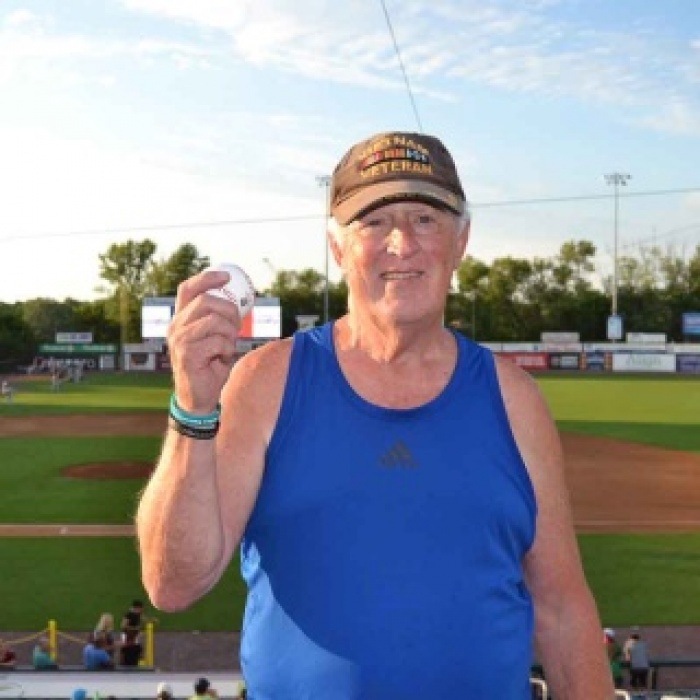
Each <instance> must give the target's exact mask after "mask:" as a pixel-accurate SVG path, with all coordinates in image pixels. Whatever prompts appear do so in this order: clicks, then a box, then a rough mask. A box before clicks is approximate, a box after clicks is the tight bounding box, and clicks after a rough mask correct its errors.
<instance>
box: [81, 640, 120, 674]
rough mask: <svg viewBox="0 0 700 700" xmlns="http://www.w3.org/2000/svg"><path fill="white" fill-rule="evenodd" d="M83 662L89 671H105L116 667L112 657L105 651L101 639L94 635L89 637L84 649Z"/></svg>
mask: <svg viewBox="0 0 700 700" xmlns="http://www.w3.org/2000/svg"><path fill="white" fill-rule="evenodd" d="M83 663H84V664H85V668H86V669H87V670H88V671H104V670H107V669H112V668H114V662H113V661H112V657H111V656H110V655H109V654H108V653H107V652H106V651H105V649H104V643H103V642H102V640H101V639H95V638H94V636H93V635H90V637H89V638H88V643H87V644H86V645H85V648H84V649H83Z"/></svg>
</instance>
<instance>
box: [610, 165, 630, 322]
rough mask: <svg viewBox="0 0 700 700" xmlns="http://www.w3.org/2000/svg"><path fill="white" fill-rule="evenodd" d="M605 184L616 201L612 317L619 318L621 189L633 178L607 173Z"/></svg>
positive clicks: (627, 175)
mask: <svg viewBox="0 0 700 700" xmlns="http://www.w3.org/2000/svg"><path fill="white" fill-rule="evenodd" d="M604 177H605V182H606V183H607V184H608V185H612V186H613V188H614V195H613V198H614V200H615V230H614V245H613V283H612V314H611V315H612V316H617V288H618V267H617V250H618V217H619V209H620V187H621V186H622V187H624V186H625V185H626V184H627V181H628V180H630V179H631V178H632V176H631V175H630V174H629V173H618V172H614V173H606V174H605V175H604Z"/></svg>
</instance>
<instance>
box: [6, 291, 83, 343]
mask: <svg viewBox="0 0 700 700" xmlns="http://www.w3.org/2000/svg"><path fill="white" fill-rule="evenodd" d="M19 306H20V308H21V312H22V318H23V320H24V322H25V323H26V324H27V325H28V326H29V327H30V328H31V329H32V333H33V335H34V337H35V338H36V339H37V341H38V342H40V343H54V342H55V341H56V333H57V332H58V331H78V330H83V329H82V328H78V327H77V321H76V315H75V308H74V302H71V301H70V300H66V301H56V300H55V299H44V298H38V299H30V300H28V301H24V302H20V303H19Z"/></svg>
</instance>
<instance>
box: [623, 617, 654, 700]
mask: <svg viewBox="0 0 700 700" xmlns="http://www.w3.org/2000/svg"><path fill="white" fill-rule="evenodd" d="M623 653H624V657H625V661H627V663H629V667H630V688H631V689H632V690H644V689H646V688H648V687H649V652H648V649H647V643H646V642H645V641H644V640H643V639H642V637H641V632H640V630H639V627H632V628H631V629H630V634H629V637H628V638H627V639H626V640H625V644H624V646H623Z"/></svg>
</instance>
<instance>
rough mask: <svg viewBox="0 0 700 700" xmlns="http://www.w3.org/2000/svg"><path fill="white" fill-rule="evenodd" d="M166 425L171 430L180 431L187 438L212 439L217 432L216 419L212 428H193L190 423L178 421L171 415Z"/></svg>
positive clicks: (217, 424)
mask: <svg viewBox="0 0 700 700" xmlns="http://www.w3.org/2000/svg"><path fill="white" fill-rule="evenodd" d="M168 427H169V428H170V429H171V430H174V431H175V432H176V433H180V435H184V436H185V437H188V438H194V439H195V440H212V439H213V438H215V437H216V434H217V433H218V432H219V422H218V421H217V422H216V424H215V425H214V427H212V428H193V427H192V426H191V425H185V424H184V423H180V422H179V421H177V420H175V419H174V418H173V417H172V416H170V420H169V421H168Z"/></svg>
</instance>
